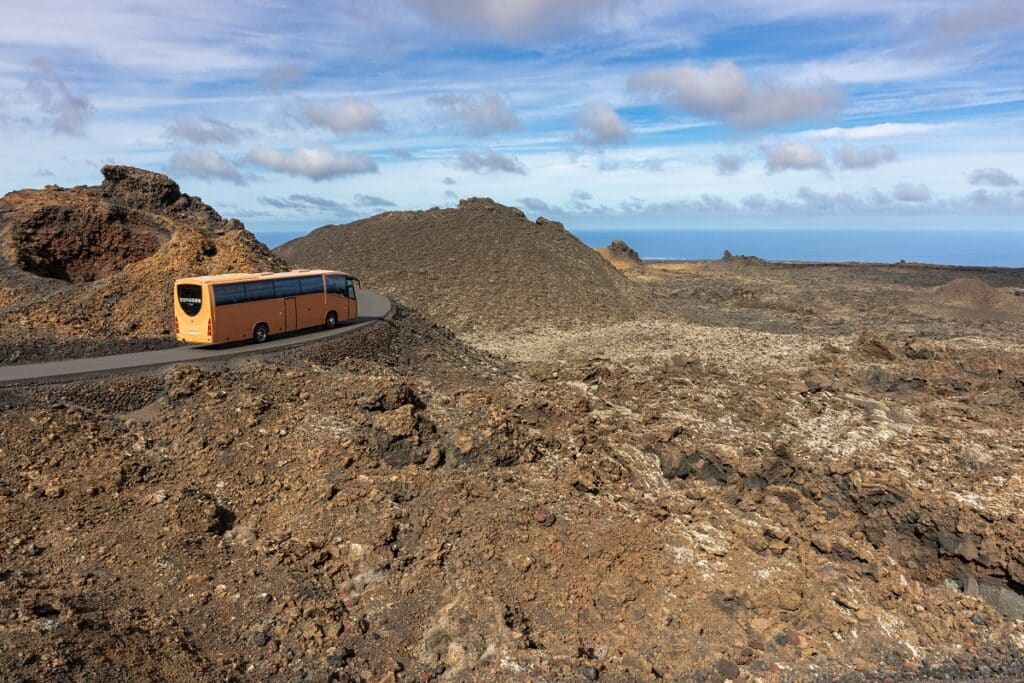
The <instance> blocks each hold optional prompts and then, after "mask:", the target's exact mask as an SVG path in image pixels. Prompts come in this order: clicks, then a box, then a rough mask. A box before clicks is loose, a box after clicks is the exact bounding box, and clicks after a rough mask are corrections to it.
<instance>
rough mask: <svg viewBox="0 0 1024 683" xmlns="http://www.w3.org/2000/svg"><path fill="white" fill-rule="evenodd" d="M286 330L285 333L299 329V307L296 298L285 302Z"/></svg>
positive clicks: (290, 298)
mask: <svg viewBox="0 0 1024 683" xmlns="http://www.w3.org/2000/svg"><path fill="white" fill-rule="evenodd" d="M284 329H285V331H290V330H297V329H299V307H298V305H297V304H296V302H295V298H294V297H288V298H287V299H285V300H284Z"/></svg>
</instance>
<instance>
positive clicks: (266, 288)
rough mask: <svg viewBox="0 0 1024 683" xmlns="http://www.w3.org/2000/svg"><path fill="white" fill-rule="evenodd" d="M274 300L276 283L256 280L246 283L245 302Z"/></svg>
mask: <svg viewBox="0 0 1024 683" xmlns="http://www.w3.org/2000/svg"><path fill="white" fill-rule="evenodd" d="M273 298H274V283H273V282H272V281H269V280H256V281H255V282H246V283H245V300H246V301H259V300H260V299H273Z"/></svg>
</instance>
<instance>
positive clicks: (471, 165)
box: [459, 150, 526, 175]
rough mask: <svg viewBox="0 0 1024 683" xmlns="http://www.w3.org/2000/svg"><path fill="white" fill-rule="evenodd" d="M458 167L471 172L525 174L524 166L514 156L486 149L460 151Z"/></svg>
mask: <svg viewBox="0 0 1024 683" xmlns="http://www.w3.org/2000/svg"><path fill="white" fill-rule="evenodd" d="M459 167H460V168H462V169H463V170H465V171H472V172H473V173H517V174H519V175H526V168H525V167H524V166H523V164H522V163H521V162H520V161H519V159H516V158H515V157H510V156H506V155H504V154H498V153H497V152H494V151H491V150H488V151H487V152H484V153H483V154H478V153H477V152H462V153H461V154H459Z"/></svg>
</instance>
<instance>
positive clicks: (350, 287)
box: [345, 277, 356, 300]
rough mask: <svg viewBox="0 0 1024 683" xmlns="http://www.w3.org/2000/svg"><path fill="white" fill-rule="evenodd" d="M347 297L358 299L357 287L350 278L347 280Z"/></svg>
mask: <svg viewBox="0 0 1024 683" xmlns="http://www.w3.org/2000/svg"><path fill="white" fill-rule="evenodd" d="M345 296H347V297H348V298H349V299H353V300H354V299H355V298H356V286H355V285H354V284H353V283H352V278H350V277H347V278H345Z"/></svg>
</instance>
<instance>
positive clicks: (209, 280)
mask: <svg viewBox="0 0 1024 683" xmlns="http://www.w3.org/2000/svg"><path fill="white" fill-rule="evenodd" d="M302 275H345V276H347V277H352V276H351V275H349V274H348V273H343V272H341V271H338V270H308V269H299V270H286V271H283V272H280V273H224V274H223V275H199V276H196V277H183V278H179V279H177V280H175V283H183V282H185V283H189V282H190V283H196V284H205V285H217V284H222V283H225V282H248V281H250V280H274V279H277V278H282V277H298V276H302ZM353 279H354V278H353Z"/></svg>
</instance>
